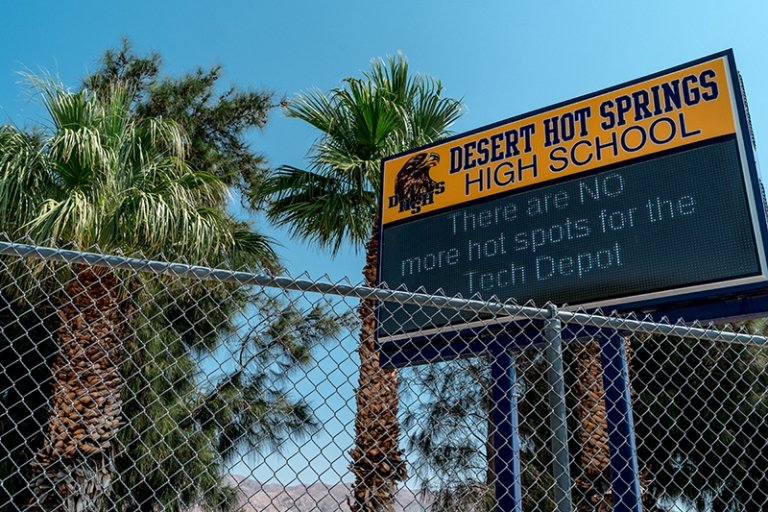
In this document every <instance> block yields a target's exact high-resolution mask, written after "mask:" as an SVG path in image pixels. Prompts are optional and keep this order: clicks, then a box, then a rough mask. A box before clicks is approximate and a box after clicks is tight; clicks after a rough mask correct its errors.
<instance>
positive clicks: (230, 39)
mask: <svg viewBox="0 0 768 512" xmlns="http://www.w3.org/2000/svg"><path fill="white" fill-rule="evenodd" d="M2 12H3V29H2V31H1V32H0V123H8V122H10V123H15V124H17V125H28V124H32V123H38V122H40V121H42V120H43V119H44V117H43V113H42V111H41V108H40V106H39V104H37V103H35V102H34V101H31V100H30V94H29V90H28V89H27V88H26V86H25V85H24V84H23V83H22V80H21V78H20V76H19V74H18V72H19V71H24V70H26V71H32V72H40V71H47V72H50V73H52V74H54V75H56V76H58V77H60V79H61V80H62V81H63V82H64V83H66V84H69V85H71V86H73V87H76V86H78V85H79V83H80V80H81V79H82V77H83V76H84V75H85V74H86V73H87V71H88V70H89V69H94V68H95V67H96V66H97V61H98V59H99V58H100V56H101V54H102V53H103V51H104V50H105V49H107V48H110V47H114V46H116V45H117V44H119V41H120V38H121V37H123V36H126V37H128V38H130V40H131V41H132V42H133V43H134V45H135V48H136V49H137V50H138V51H139V52H146V51H150V50H156V51H158V52H160V53H161V54H162V56H163V58H164V61H165V64H166V66H165V70H166V72H169V73H173V74H178V73H182V72H184V71H189V70H192V69H194V68H195V67H196V66H211V65H214V64H221V65H222V66H223V68H224V79H223V82H224V83H225V84H235V85H237V86H241V87H252V88H256V89H267V90H270V91H273V92H274V93H275V94H276V95H277V96H278V97H281V96H285V97H290V96H292V95H294V94H295V93H296V92H299V91H304V90H307V89H310V88H312V87H318V88H320V89H322V90H328V89H329V88H332V87H334V86H336V85H338V84H339V82H340V80H341V79H342V78H344V77H347V76H359V75H360V74H361V72H362V71H364V70H366V69H367V68H368V65H369V62H370V60H371V59H373V58H376V57H384V56H387V55H391V54H394V53H396V52H398V51H401V52H403V53H404V54H405V55H406V56H407V57H408V58H409V60H410V63H411V67H412V69H413V70H415V71H418V72H421V73H424V74H429V75H432V76H434V77H436V78H439V79H441V80H442V82H443V84H444V86H445V91H446V94H447V95H449V96H453V97H457V98H462V99H463V101H464V104H465V107H466V112H465V114H464V116H463V117H462V118H461V119H460V120H459V121H458V122H457V123H456V125H455V126H454V127H453V129H454V131H456V132H461V131H466V130H470V129H473V128H476V127H479V126H482V125H485V124H489V123H492V122H495V121H498V120H501V119H504V118H507V117H511V116H514V115H518V114H522V113H525V112H528V111H531V110H534V109H538V108H541V107H545V106H547V105H550V104H554V103H558V102H560V101H563V100H567V99H569V98H573V97H576V96H580V95H582V94H586V93H589V92H592V91H595V90H598V89H602V88H605V87H608V86H611V85H614V84H618V83H621V82H624V81H627V80H631V79H634V78H638V77H640V76H643V75H646V74H649V73H653V72H655V71H658V70H661V69H664V68H667V67H671V66H674V65H677V64H681V63H684V62H687V61H689V60H693V59H696V58H699V57H702V56H705V55H708V54H711V53H714V52H717V51H720V50H723V49H726V48H733V49H734V51H735V56H736V63H737V65H738V67H739V69H740V70H741V73H742V75H743V78H744V83H745V87H746V91H747V96H748V100H749V106H750V110H751V115H752V122H753V126H754V130H755V135H756V140H757V147H758V159H759V160H762V161H763V162H765V161H766V159H767V158H768V154H766V150H765V146H764V145H765V144H768V66H767V65H766V63H767V62H768V58H767V57H766V51H768V2H765V1H764V0H763V1H760V0H754V1H740V0H728V1H724V0H720V1H711V0H706V1H698V2H694V1H688V0H685V1H674V0H663V1H662V0H651V1H645V2H628V1H621V0H618V1H617V0H611V1H581V2H567V1H556V0H551V1H546V0H539V1H528V2H524V1H521V0H518V1H513V0H506V1H502V0H486V1H483V2H459V1H456V0H443V1H440V2H438V1H417V0H389V1H387V2H365V1H362V2H361V1H359V0H358V1H351V0H343V1H331V0H328V1H326V2H316V1H312V2H310V1H304V2H300V1H293V2H290V1H282V2H272V1H260V2H257V1H246V0H232V1H227V2H203V1H200V0H188V1H184V2H181V1H179V2H172V1H162V0H154V1H147V0H131V1H130V2H121V3H109V2H103V1H99V2H97V1H93V0H87V1H79V2H74V1H20V0H19V1H15V2H11V1H6V2H4V4H3V11H2ZM316 135H317V134H316V133H315V132H313V130H312V129H310V128H309V127H307V126H304V125H302V124H301V122H299V121H296V120H290V119H286V118H284V117H283V116H282V115H281V113H280V112H279V111H277V110H276V111H274V112H273V116H272V119H271V121H270V122H269V124H268V126H267V127H266V128H265V129H264V130H263V131H262V132H257V133H253V134H251V142H252V144H253V147H254V149H256V150H257V151H259V152H261V153H263V154H265V155H266V156H267V158H268V159H269V161H270V162H271V164H273V165H275V166H277V165H280V164H290V165H294V166H302V165H303V164H304V163H305V159H304V157H305V155H306V151H307V149H308V148H309V146H310V144H311V143H312V141H313V140H314V138H315V137H316ZM254 222H256V223H257V225H259V226H261V227H262V228H263V229H264V230H265V231H267V232H268V233H270V234H271V235H272V236H274V237H275V238H278V239H280V240H281V242H282V243H283V247H282V249H281V251H280V252H281V254H282V255H283V257H284V259H285V260H286V263H287V266H288V268H289V270H290V272H291V273H293V274H300V273H302V272H305V271H306V272H308V273H309V275H311V276H313V277H319V276H321V275H323V274H328V275H329V276H330V278H331V279H333V280H337V279H340V278H342V277H343V276H348V277H349V278H350V279H351V280H352V281H354V282H357V281H359V280H360V269H361V267H362V263H363V258H362V255H361V254H356V253H355V252H354V251H353V250H351V249H350V248H345V249H344V250H342V252H341V254H340V255H339V256H338V257H337V258H335V259H332V258H331V256H330V254H327V253H323V252H319V251H318V250H316V249H313V248H310V247H308V246H307V245H305V244H303V243H298V242H293V241H289V240H286V239H285V234H284V233H282V232H280V231H278V230H275V229H273V228H269V227H267V226H264V224H263V222H262V221H261V220H259V219H254ZM344 350H349V351H352V350H353V346H350V347H347V348H345V349H344ZM345 353H346V352H345ZM324 364H326V366H328V368H326V369H321V372H320V373H317V374H313V375H311V376H309V377H308V379H309V380H310V381H313V379H316V378H317V379H319V380H318V382H314V381H313V382H314V385H315V386H320V387H322V386H326V387H327V389H325V390H322V389H321V390H320V391H319V393H320V395H318V396H319V399H320V400H321V401H322V400H323V397H325V398H326V399H327V400H325V401H324V402H325V407H326V408H327V409H329V410H328V411H327V415H328V418H330V419H333V418H334V417H335V418H336V419H335V420H334V421H336V422H337V423H340V424H342V425H347V426H349V424H350V423H349V422H350V421H351V408H350V407H351V406H350V405H349V404H345V402H344V401H345V400H350V397H351V386H352V383H353V382H354V381H355V380H356V377H355V375H354V367H353V366H352V367H350V366H349V364H350V360H349V359H348V357H345V356H344V355H343V354H340V353H339V352H338V351H336V352H329V354H328V356H327V358H325V363H324ZM334 368H338V369H339V370H340V371H342V374H341V376H338V375H336V376H333V377H332V378H331V379H324V378H322V377H323V375H324V374H325V373H324V372H330V371H331V370H333V369H334ZM337 377H338V379H337ZM333 379H337V380H336V381H334V380H333ZM344 436H347V434H344ZM348 442H349V437H348V436H347V437H343V438H341V437H340V438H336V439H329V438H316V439H315V440H313V443H316V444H317V446H316V447H315V448H312V447H309V448H307V447H304V448H303V450H304V453H303V458H301V457H300V458H298V459H294V460H296V462H295V464H296V466H295V474H297V475H298V477H297V478H299V479H302V480H304V481H311V480H312V478H314V477H313V476H312V474H313V473H312V471H310V474H309V475H306V474H303V473H301V471H303V470H302V469H301V468H305V469H306V464H308V463H307V462H306V461H307V460H310V459H312V458H313V457H318V453H319V452H323V457H321V458H323V459H328V460H327V461H325V462H322V461H321V462H320V463H318V465H317V466H316V467H315V469H314V471H315V472H317V473H321V477H322V473H323V472H324V471H326V470H329V468H328V464H329V463H330V465H331V466H333V468H334V469H333V470H332V471H331V472H332V473H334V472H339V473H340V474H343V473H344V471H345V469H346V465H347V462H346V460H345V456H344V454H343V451H341V449H340V447H342V446H344V445H346V444H347V443H348ZM302 461H304V462H302ZM271 463H273V464H275V465H276V467H283V468H284V467H285V466H284V462H282V461H280V460H277V459H274V460H272V461H271ZM270 471H271V470H269V469H268V468H267V469H264V471H263V473H259V474H257V475H256V476H259V477H260V478H265V477H267V475H268V474H269V472H270ZM292 471H293V470H290V471H284V473H283V477H282V478H283V480H284V481H286V480H290V479H291V478H292V477H291V472H292ZM314 474H316V473H314Z"/></svg>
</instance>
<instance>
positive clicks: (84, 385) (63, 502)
mask: <svg viewBox="0 0 768 512" xmlns="http://www.w3.org/2000/svg"><path fill="white" fill-rule="evenodd" d="M119 286H120V282H119V279H118V277H117V275H115V273H114V272H113V271H112V270H103V269H100V270H97V269H95V268H92V267H86V266H79V267H77V268H76V269H75V275H74V276H73V277H72V278H71V279H70V280H69V281H68V282H67V284H66V285H65V287H64V295H63V297H62V300H61V304H60V307H59V310H58V315H59V317H60V318H61V322H62V325H61V327H60V329H59V331H58V333H57V341H58V345H59V347H58V348H59V352H58V355H57V358H56V361H55V362H54V365H53V377H54V389H53V397H52V401H51V413H50V418H49V420H48V425H47V427H46V428H47V436H46V440H45V444H44V446H43V448H42V449H41V450H40V451H39V452H38V453H37V461H36V462H35V466H36V471H35V473H36V474H35V475H34V477H33V479H32V483H31V487H32V493H33V497H32V499H31V500H30V510H34V511H46V512H54V511H55V512H81V511H89V512H90V511H94V512H95V511H99V510H103V509H104V508H105V502H106V497H107V495H108V493H109V490H110V483H111V480H112V475H113V473H114V462H113V461H114V452H115V445H114V441H115V438H116V435H117V431H118V429H119V427H120V426H121V423H122V420H121V417H120V416H121V410H122V402H121V399H120V390H121V388H122V386H123V379H122V377H121V376H120V365H121V362H122V356H123V346H122V341H123V337H124V335H125V333H126V332H127V331H128V321H127V318H126V314H127V312H126V307H125V305H124V304H121V303H120V300H119V298H118V297H119Z"/></svg>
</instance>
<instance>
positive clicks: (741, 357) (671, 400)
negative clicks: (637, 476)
mask: <svg viewBox="0 0 768 512" xmlns="http://www.w3.org/2000/svg"><path fill="white" fill-rule="evenodd" d="M753 327H754V326H753ZM758 327H759V326H758ZM760 329H761V330H762V332H764V328H760ZM636 347H637V348H636V349H635V353H634V356H633V361H632V364H633V368H634V369H635V372H634V377H633V379H632V384H633V387H634V389H635V400H634V408H635V421H636V429H637V439H638V450H639V454H638V455H639V457H640V459H641V461H642V462H643V463H644V464H645V466H646V467H648V468H649V469H650V471H651V472H652V476H653V478H654V480H655V485H656V486H658V488H659V489H661V490H662V491H663V494H664V495H666V496H669V497H675V498H680V499H684V500H685V501H687V502H688V503H690V504H691V505H692V506H695V507H696V509H697V510H705V509H706V508H707V507H708V506H712V507H713V508H712V509H713V510H717V511H721V512H724V511H726V510H734V508H733V507H736V508H735V509H738V510H746V511H758V510H764V508H765V504H766V503H768V478H766V475H768V457H767V456H766V454H768V422H766V418H768V394H766V392H768V372H766V368H768V366H767V363H768V355H767V354H768V352H767V351H766V349H765V348H763V347H756V346H747V345H738V344H729V343H713V342H709V341H700V340H693V339H685V338H682V339H681V338H672V337H655V336H654V337H650V338H648V339H645V340H643V341H642V342H639V343H637V344H636Z"/></svg>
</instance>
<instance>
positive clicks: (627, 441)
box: [600, 330, 643, 512]
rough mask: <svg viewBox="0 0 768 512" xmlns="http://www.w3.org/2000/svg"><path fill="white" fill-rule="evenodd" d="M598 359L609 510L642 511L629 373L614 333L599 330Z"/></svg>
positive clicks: (621, 344) (621, 345)
mask: <svg viewBox="0 0 768 512" xmlns="http://www.w3.org/2000/svg"><path fill="white" fill-rule="evenodd" d="M602 333H603V336H601V343H600V359H601V362H602V365H603V389H604V390H605V409H606V415H607V423H608V444H609V447H610V458H611V478H612V488H613V510H614V511H615V512H642V510H643V507H642V502H641V495H640V472H639V471H638V464H637V449H636V446H635V424H634V420H633V417H632V403H631V400H630V393H629V370H628V364H627V353H626V350H625V347H624V337H623V336H622V335H621V334H619V332H618V331H613V330H603V332H602Z"/></svg>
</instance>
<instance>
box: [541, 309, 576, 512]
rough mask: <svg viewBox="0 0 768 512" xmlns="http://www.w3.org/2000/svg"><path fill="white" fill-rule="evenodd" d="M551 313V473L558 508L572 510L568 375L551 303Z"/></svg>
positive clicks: (547, 337)
mask: <svg viewBox="0 0 768 512" xmlns="http://www.w3.org/2000/svg"><path fill="white" fill-rule="evenodd" d="M549 310H550V312H551V313H552V315H551V316H550V318H549V319H548V320H547V321H546V323H545V324H544V339H545V340H546V342H547V345H546V348H545V351H544V353H545V356H546V359H547V363H548V367H547V381H548V383H549V426H550V428H551V429H552V442H551V447H552V455H553V460H552V475H553V476H554V478H555V503H556V505H557V512H571V510H573V504H572V502H571V476H570V472H569V465H570V457H569V454H568V424H567V412H566V409H565V378H564V372H563V337H562V328H563V326H562V323H561V322H560V319H559V318H558V317H557V308H556V307H554V306H550V308H549Z"/></svg>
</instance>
